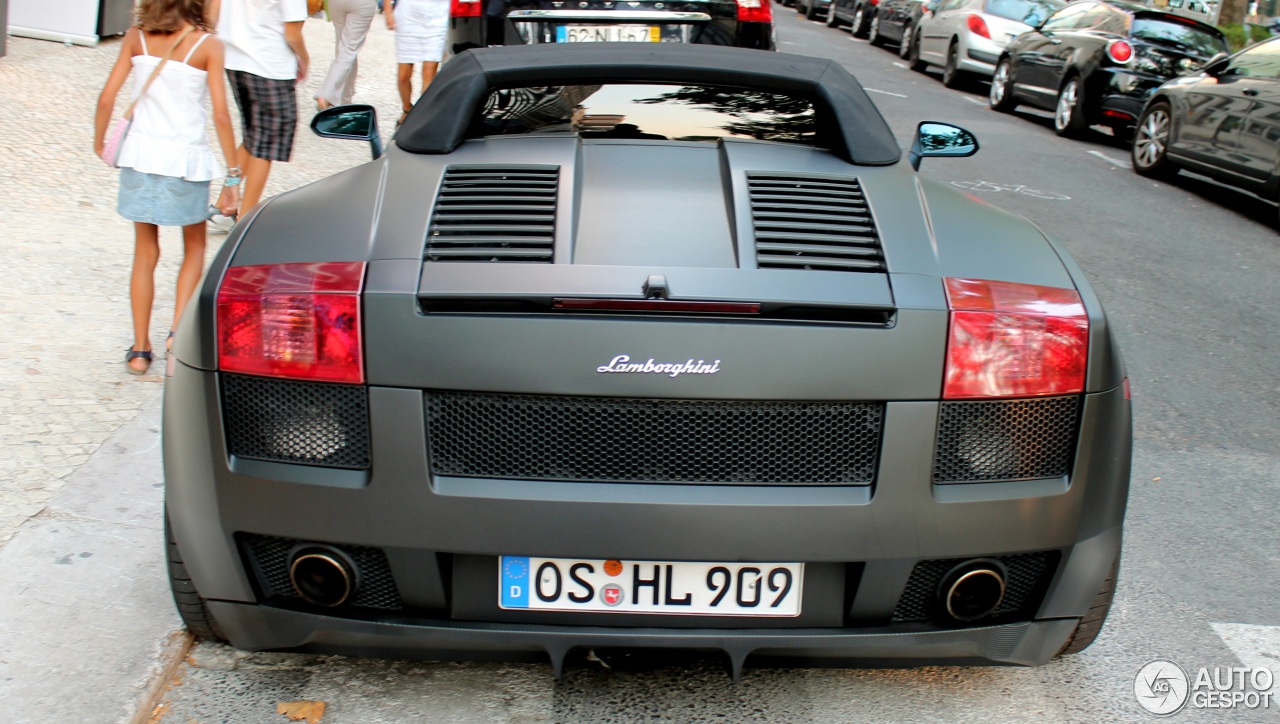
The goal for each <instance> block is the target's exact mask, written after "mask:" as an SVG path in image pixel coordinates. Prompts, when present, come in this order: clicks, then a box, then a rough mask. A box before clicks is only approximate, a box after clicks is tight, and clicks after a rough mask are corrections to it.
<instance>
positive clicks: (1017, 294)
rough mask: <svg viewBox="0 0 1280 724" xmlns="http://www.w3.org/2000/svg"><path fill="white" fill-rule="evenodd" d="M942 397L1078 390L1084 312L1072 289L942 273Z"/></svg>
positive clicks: (1084, 354)
mask: <svg viewBox="0 0 1280 724" xmlns="http://www.w3.org/2000/svg"><path fill="white" fill-rule="evenodd" d="M946 284H947V302H948V306H949V307H950V308H951V330H950V334H949V335H948V339H947V364H946V371H945V372H944V377H945V380H944V383H943V390H942V397H943V399H947V400H965V399H974V398H997V397H1040V396H1045V395H1068V394H1073V393H1078V392H1083V391H1084V375H1085V367H1086V364H1087V362H1088V353H1089V317H1088V315H1087V314H1086V313H1085V309H1084V303H1083V302H1082V301H1081V300H1080V295H1079V294H1078V293H1077V292H1076V290H1074V289H1060V288H1057V287H1041V286H1035V285H1031V284H1014V283H1012V282H994V281H985V280H981V279H947V280H946Z"/></svg>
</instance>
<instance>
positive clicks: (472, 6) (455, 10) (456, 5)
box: [449, 0, 481, 18]
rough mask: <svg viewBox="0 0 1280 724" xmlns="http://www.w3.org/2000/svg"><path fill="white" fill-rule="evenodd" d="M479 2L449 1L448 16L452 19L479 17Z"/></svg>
mask: <svg viewBox="0 0 1280 724" xmlns="http://www.w3.org/2000/svg"><path fill="white" fill-rule="evenodd" d="M480 10H481V8H480V0H450V2H449V16H450V17H454V18H478V17H480Z"/></svg>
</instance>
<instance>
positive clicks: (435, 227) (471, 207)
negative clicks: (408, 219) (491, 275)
mask: <svg viewBox="0 0 1280 724" xmlns="http://www.w3.org/2000/svg"><path fill="white" fill-rule="evenodd" d="M559 182H560V168H559V167H558V166H449V167H448V168H447V169H445V172H444V181H443V182H442V183H441V184H440V194H439V196H437V197H436V206H435V212H434V214H433V215H432V217H431V231H430V232H429V234H428V237H427V260H428V261H472V262H474V261H504V262H541V263H544V264H549V263H551V260H552V250H553V247H554V246H555V225H556V193H557V189H558V186H559Z"/></svg>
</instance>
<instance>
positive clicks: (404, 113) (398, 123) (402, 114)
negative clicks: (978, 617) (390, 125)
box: [396, 108, 413, 128]
mask: <svg viewBox="0 0 1280 724" xmlns="http://www.w3.org/2000/svg"><path fill="white" fill-rule="evenodd" d="M409 110H410V111H411V110H413V109H412V108H410V109H409ZM408 117H409V111H401V112H400V120H398V121H396V128H400V126H401V125H402V124H403V123H404V119H406V118H408Z"/></svg>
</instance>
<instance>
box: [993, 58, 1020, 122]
mask: <svg viewBox="0 0 1280 724" xmlns="http://www.w3.org/2000/svg"><path fill="white" fill-rule="evenodd" d="M987 103H988V104H989V105H990V106H991V107H992V108H993V109H995V110H997V111H1000V112H1001V113H1009V112H1010V111H1012V110H1013V109H1014V108H1017V107H1018V102H1017V101H1015V100H1014V99H1013V86H1012V84H1011V83H1009V59H1008V58H1001V59H1000V63H999V64H997V65H996V72H995V74H994V75H992V76H991V93H990V95H988V96H987Z"/></svg>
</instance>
